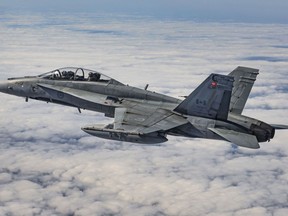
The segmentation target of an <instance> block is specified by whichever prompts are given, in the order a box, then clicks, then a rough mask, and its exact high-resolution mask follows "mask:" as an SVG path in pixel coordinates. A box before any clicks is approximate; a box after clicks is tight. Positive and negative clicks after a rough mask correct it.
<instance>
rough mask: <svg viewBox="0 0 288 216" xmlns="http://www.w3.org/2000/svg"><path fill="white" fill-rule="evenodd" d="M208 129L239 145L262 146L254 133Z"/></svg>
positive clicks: (256, 147) (254, 147) (253, 147)
mask: <svg viewBox="0 0 288 216" xmlns="http://www.w3.org/2000/svg"><path fill="white" fill-rule="evenodd" d="M208 129H209V130H210V131H212V132H214V133H216V134H218V135H219V136H221V137H223V138H224V139H225V140H227V141H229V142H232V143H234V144H236V145H238V146H242V147H246V148H251V149H258V148H260V145H259V144H258V141H257V138H256V137H255V136H254V135H251V134H245V133H240V132H237V131H233V130H227V129H220V128H208Z"/></svg>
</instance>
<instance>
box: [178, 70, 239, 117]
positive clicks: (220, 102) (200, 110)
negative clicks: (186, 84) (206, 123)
mask: <svg viewBox="0 0 288 216" xmlns="http://www.w3.org/2000/svg"><path fill="white" fill-rule="evenodd" d="M233 81H234V79H233V77H230V76H225V75H220V74H211V75H210V76H209V77H208V78H207V79H206V80H205V81H204V82H203V83H201V85H200V86H198V87H197V88H196V89H195V90H194V91H193V92H192V93H191V94H190V95H189V96H188V97H187V98H186V99H185V100H184V101H182V102H181V103H180V104H179V105H178V106H177V107H176V108H175V110H174V111H176V112H178V113H182V114H185V115H191V116H199V117H204V118H211V119H219V120H226V119H227V116H228V112H229V104H230V98H231V92H232V88H233Z"/></svg>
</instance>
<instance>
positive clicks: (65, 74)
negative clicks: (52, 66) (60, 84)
mask: <svg viewBox="0 0 288 216" xmlns="http://www.w3.org/2000/svg"><path fill="white" fill-rule="evenodd" d="M62 76H63V78H64V79H66V80H72V79H74V72H73V71H63V72H62Z"/></svg>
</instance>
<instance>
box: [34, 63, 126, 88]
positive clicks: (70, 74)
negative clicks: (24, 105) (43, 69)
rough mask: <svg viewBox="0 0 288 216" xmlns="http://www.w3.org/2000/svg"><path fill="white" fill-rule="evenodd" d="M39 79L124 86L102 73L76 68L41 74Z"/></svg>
mask: <svg viewBox="0 0 288 216" xmlns="http://www.w3.org/2000/svg"><path fill="white" fill-rule="evenodd" d="M38 77H40V78H43V79H50V80H63V81H64V80H70V81H73V80H74V81H89V82H102V83H109V84H116V85H117V84H118V85H123V84H122V83H121V82H119V81H117V80H115V79H112V78H111V77H108V76H106V75H104V74H102V73H100V72H97V71H93V70H89V69H84V68H76V67H66V68H59V69H56V70H53V71H50V72H48V73H44V74H41V75H39V76H38Z"/></svg>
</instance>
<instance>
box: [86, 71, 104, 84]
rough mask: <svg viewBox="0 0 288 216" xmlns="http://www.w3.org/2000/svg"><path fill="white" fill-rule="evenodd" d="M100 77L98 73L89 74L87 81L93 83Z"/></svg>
mask: <svg viewBox="0 0 288 216" xmlns="http://www.w3.org/2000/svg"><path fill="white" fill-rule="evenodd" d="M100 76H101V75H100V74H99V73H93V72H90V73H89V74H88V81H94V82H96V81H99V79H100Z"/></svg>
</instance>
